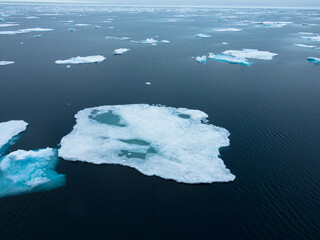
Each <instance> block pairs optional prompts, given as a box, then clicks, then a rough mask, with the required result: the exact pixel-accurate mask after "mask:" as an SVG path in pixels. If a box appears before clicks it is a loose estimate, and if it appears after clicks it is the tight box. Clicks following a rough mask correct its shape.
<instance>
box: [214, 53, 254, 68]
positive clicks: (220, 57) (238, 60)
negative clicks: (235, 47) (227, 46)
mask: <svg viewBox="0 0 320 240" xmlns="http://www.w3.org/2000/svg"><path fill="white" fill-rule="evenodd" d="M208 59H211V60H215V61H219V62H227V63H233V64H240V65H246V66H251V65H252V62H250V61H248V60H247V59H245V58H238V57H233V56H230V55H226V54H214V53H209V56H208Z"/></svg>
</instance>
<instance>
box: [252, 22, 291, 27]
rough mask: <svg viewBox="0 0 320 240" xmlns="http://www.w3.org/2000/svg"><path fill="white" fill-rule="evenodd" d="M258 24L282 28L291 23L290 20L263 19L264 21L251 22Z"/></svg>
mask: <svg viewBox="0 0 320 240" xmlns="http://www.w3.org/2000/svg"><path fill="white" fill-rule="evenodd" d="M253 23H255V24H258V25H262V26H264V27H272V28H282V27H284V26H287V25H288V24H291V23H292V22H271V21H264V22H253Z"/></svg>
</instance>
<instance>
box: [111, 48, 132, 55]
mask: <svg viewBox="0 0 320 240" xmlns="http://www.w3.org/2000/svg"><path fill="white" fill-rule="evenodd" d="M129 50H130V49H128V48H118V49H116V50H114V52H113V55H122V54H123V53H125V52H128V51H129Z"/></svg>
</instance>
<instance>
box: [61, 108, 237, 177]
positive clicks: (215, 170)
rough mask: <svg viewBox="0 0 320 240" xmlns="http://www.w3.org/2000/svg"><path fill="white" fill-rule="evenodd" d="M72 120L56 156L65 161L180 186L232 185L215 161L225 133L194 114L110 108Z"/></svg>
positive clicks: (175, 110)
mask: <svg viewBox="0 0 320 240" xmlns="http://www.w3.org/2000/svg"><path fill="white" fill-rule="evenodd" d="M75 117H76V121H77V123H76V125H75V126H74V127H73V130H72V132H71V133H70V134H68V135H67V136H65V137H63V138H62V140H61V148H60V149H59V156H60V157H62V158H63V159H65V160H70V161H84V162H89V163H94V164H120V165H124V166H129V167H132V168H135V169H137V170H138V171H140V172H141V173H143V174H145V175H147V176H153V175H156V176H159V177H162V178H165V179H173V180H175V181H178V182H183V183H212V182H229V181H233V180H234V179H235V176H234V175H233V174H232V173H230V171H229V170H228V169H227V168H226V166H225V165H224V163H223V161H222V160H221V159H220V158H219V156H220V153H219V149H220V148H221V147H226V146H229V139H228V136H229V132H228V131H227V130H226V129H224V128H221V127H217V126H214V125H211V124H209V123H208V121H207V118H208V115H207V114H206V113H204V112H201V111H199V110H189V109H186V108H172V107H165V106H159V105H157V106H150V105H147V104H133V105H113V106H101V107H95V108H87V109H84V110H82V111H80V112H78V113H77V114H76V115H75Z"/></svg>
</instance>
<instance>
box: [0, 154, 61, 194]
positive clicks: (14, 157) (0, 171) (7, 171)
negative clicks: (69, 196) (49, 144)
mask: <svg viewBox="0 0 320 240" xmlns="http://www.w3.org/2000/svg"><path fill="white" fill-rule="evenodd" d="M57 163H58V156H57V151H56V150H54V149H52V148H46V149H40V150H34V151H24V150H17V151H14V152H11V153H10V154H8V155H5V156H3V157H2V158H0V197H4V196H10V195H17V194H21V193H25V192H31V191H41V190H51V189H53V188H57V187H60V186H63V185H64V184H65V175H62V174H58V173H57V172H56V171H55V170H54V169H55V167H56V165H57Z"/></svg>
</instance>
